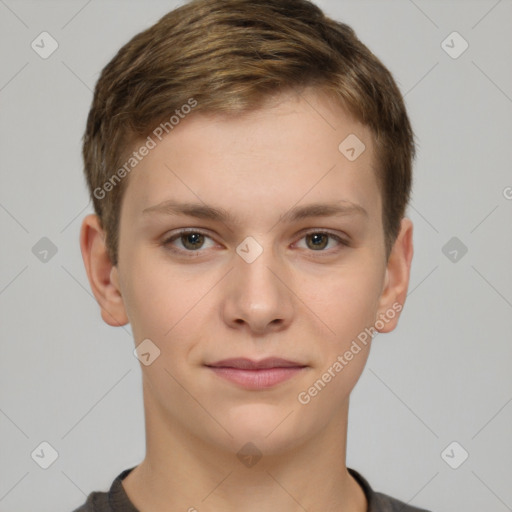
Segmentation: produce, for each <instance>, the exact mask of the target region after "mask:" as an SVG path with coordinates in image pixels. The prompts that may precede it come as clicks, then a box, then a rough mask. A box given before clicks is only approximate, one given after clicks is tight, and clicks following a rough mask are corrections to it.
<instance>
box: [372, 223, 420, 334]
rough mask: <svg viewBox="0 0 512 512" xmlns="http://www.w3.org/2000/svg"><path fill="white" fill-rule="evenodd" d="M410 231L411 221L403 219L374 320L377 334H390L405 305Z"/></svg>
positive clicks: (409, 261) (411, 251)
mask: <svg viewBox="0 0 512 512" xmlns="http://www.w3.org/2000/svg"><path fill="white" fill-rule="evenodd" d="M412 231H413V226H412V222H411V220H410V219H406V218H403V219H402V222H401V225H400V232H399V233H398V236H397V238H396V240H395V243H394V244H393V248H392V249H391V253H390V255H389V259H388V262H387V266H386V275H385V279H384V288H383V290H382V294H381V297H380V300H379V310H378V316H377V318H376V319H375V328H376V329H377V331H379V332H391V331H392V330H393V329H394V328H395V327H396V326H397V324H398V318H399V316H400V312H401V311H402V308H403V305H404V303H405V298H406V296H407V289H408V287H409V276H410V272H411V262H412V256H413V243H412ZM379 320H380V321H379Z"/></svg>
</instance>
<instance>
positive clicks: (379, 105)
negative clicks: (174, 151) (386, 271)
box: [83, 0, 415, 265]
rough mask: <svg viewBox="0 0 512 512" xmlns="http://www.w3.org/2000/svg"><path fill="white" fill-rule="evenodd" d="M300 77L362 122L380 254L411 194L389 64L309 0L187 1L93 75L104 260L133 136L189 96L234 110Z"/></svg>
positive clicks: (205, 107)
mask: <svg viewBox="0 0 512 512" xmlns="http://www.w3.org/2000/svg"><path fill="white" fill-rule="evenodd" d="M302 87H314V88H316V89H318V90H319V91H322V92H325V93H327V94H329V95H332V96H333V97H334V98H336V100H337V101H338V102H339V104H340V105H341V106H342V107H344V108H345V109H346V110H348V111H349V112H350V113H351V114H352V115H354V116H355V118H356V119H357V120H359V121H360V122H362V123H363V124H365V125H367V126H368V127H370V129H371V131H372V133H373V135H374V142H375V147H376V154H377V160H378V162H377V164H378V165H377V167H378V172H377V174H378V176H377V178H378V181H379V185H380V187H381V191H382V200H383V201H382V202H383V212H382V216H383V224H384V234H385V241H386V250H387V254H388V255H389V251H390V250H391V247H392V245H393V243H394V241H395V239H396V236H397V234H398V231H399V228H400V221H401V219H402V218H403V216H404V214H405V208H406V206H407V203H408V201H409V195H410V188H411V181H412V161H413V158H414V153H415V147H414V140H413V139H414V136H413V131H412V128H411V125H410V122H409V119H408V116H407V112H406V109H405V105H404V102H403V98H402V95H401V94H400V91H399V89H398V87H397V85H396V83H395V81H394V79H393V77H392V75H391V73H390V72H389V71H388V70H387V69H386V68H385V66H384V65H383V64H382V63H381V62H380V60H379V59H378V58H377V57H376V56H375V55H374V54H373V53H372V52H371V51H370V50H369V49H368V48H367V47H366V46H365V45H364V44H362V43H361V42H360V41H359V39H358V38H357V37H356V35H355V33H354V31H353V30H352V28H350V27H349V26H348V25H346V24H344V23H340V22H337V21H334V20H332V19H331V18H329V17H327V16H325V15H324V13H323V12H322V11H321V10H320V8H318V7H317V6H316V5H314V4H313V3H311V2H310V1H308V0H192V1H191V2H189V3H187V4H185V5H183V6H181V7H179V8H177V9H175V10H173V11H171V12H169V13H168V14H166V15H165V16H163V17H162V18H161V19H160V20H159V21H158V22H157V23H156V24H155V25H153V26H152V27H150V28H148V29H147V30H144V31H143V32H141V33H139V34H137V35H136V36H135V37H133V38H132V39H131V40H130V41H129V42H128V43H127V44H126V45H124V46H123V47H122V48H121V49H120V50H119V51H118V53H117V54H116V55H115V57H114V58H113V59H112V60H111V61H110V62H109V63H108V64H107V66H105V68H104V69H103V71H102V73H101V76H100V78H99V79H98V82H97V84H96V88H95V91H94V98H93V102H92V106H91V110H90V112H89V116H88V119H87V127H86V130H85V134H84V137H83V158H84V165H85V175H86V179H87V184H88V187H89V191H90V194H91V198H92V200H93V203H94V209H95V212H96V214H97V215H98V216H99V218H100V222H101V225H102V227H103V229H104V230H105V232H106V244H107V248H108V251H109V255H110V258H111V260H112V263H113V264H114V265H116V264H117V261H118V240H119V232H118V231H119V216H120V211H121V202H122V198H123V191H124V190H125V187H126V182H127V179H121V178H122V177H124V176H125V175H126V174H127V172H129V169H127V168H126V166H125V167H124V169H125V171H124V172H118V171H121V169H120V168H119V166H120V165H122V162H123V156H125V155H126V154H127V151H129V150H130V149H131V150H133V145H134V143H135V142H136V141H137V140H138V139H140V138H142V137H146V136H147V135H148V134H150V133H151V132H152V131H153V130H154V128H155V126H156V125H158V124H159V123H162V121H164V120H166V119H167V120H169V119H170V116H172V115H173V114H174V113H175V112H176V111H177V109H179V108H180V107H181V106H183V105H186V104H189V105H190V104H191V99H192V100H193V101H194V103H193V104H194V112H199V111H202V112H209V113H218V114H239V113H244V112H248V111H250V110H254V109H257V108H258V107H261V106H262V105H263V104H264V101H265V100H267V99H269V97H271V96H273V95H275V94H276V93H278V92H282V91H286V90H291V89H297V88H302ZM189 110H190V109H189ZM169 124H170V123H169V122H167V125H166V126H168V125H169ZM162 126H163V125H162ZM166 131H167V130H166ZM340 142H341V141H340ZM125 159H126V156H125ZM116 172H117V175H116ZM108 183H110V185H108ZM106 191H108V193H105V192H106Z"/></svg>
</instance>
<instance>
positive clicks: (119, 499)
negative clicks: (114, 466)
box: [73, 467, 138, 512]
mask: <svg viewBox="0 0 512 512" xmlns="http://www.w3.org/2000/svg"><path fill="white" fill-rule="evenodd" d="M132 469H134V468H133V467H132V468H128V469H125V470H124V471H122V472H121V473H120V474H119V475H117V477H116V478H115V479H114V481H113V482H112V485H111V487H110V490H109V491H107V492H101V491H94V492H91V493H90V494H89V496H88V497H87V501H86V502H85V503H84V504H83V505H82V506H80V507H78V508H76V509H75V510H73V512H118V511H123V512H138V510H137V509H136V508H135V507H134V506H133V504H132V503H131V502H130V500H129V499H128V496H127V495H126V493H125V491H124V489H123V486H122V481H123V479H124V478H125V477H126V476H127V475H128V473H130V471H132Z"/></svg>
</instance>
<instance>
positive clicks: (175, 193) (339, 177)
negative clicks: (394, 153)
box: [123, 91, 381, 218]
mask: <svg viewBox="0 0 512 512" xmlns="http://www.w3.org/2000/svg"><path fill="white" fill-rule="evenodd" d="M150 137H152V140H153V142H154V147H153V149H151V150H150V151H149V152H148V154H147V155H146V156H144V158H143V159H141V161H140V163H139V164H138V165H137V168H136V169H134V171H132V172H131V174H130V176H129V182H128V186H127V189H126V192H125V198H124V200H123V208H124V204H126V209H127V210H129V211H130V212H131V213H132V215H138V214H140V213H141V212H142V211H143V210H144V209H147V208H148V207H152V206H154V205H156V204H158V203H160V202H163V201H166V200H169V199H173V200H186V201H188V202H190V201H194V202H203V203H208V204H209V205H212V206H221V207H222V208H224V209H227V210H231V211H232V212H233V214H234V215H235V214H236V215H237V216H238V218H244V216H245V218H249V217H250V216H251V215H252V217H254V213H255V212H259V213H260V216H261V217H263V216H264V214H265V213H266V212H270V210H276V211H277V210H282V211H285V210H288V209H289V208H290V207H291V206H293V205H294V204H298V203H301V202H319V201H324V200H325V201H329V202H333V201H347V202H352V203H355V204H360V205H361V206H362V207H363V208H364V209H366V210H367V211H368V212H369V213H370V214H375V215H379V214H380V204H381V198H380V193H379V190H378V186H377V180H376V158H375V154H374V143H373V137H372V133H371V131H370V129H369V128H368V127H366V126H364V125H363V124H361V123H360V122H358V121H357V120H355V119H354V118H353V117H352V116H350V115H349V114H348V113H347V112H346V111H345V110H344V109H343V108H342V107H341V106H339V105H338V104H335V103H333V102H332V101H331V100H329V99H328V98H326V97H325V96H323V95H319V94H315V93H313V92H311V91H306V92H304V93H302V94H301V95H295V94H289V93H287V94H283V95H281V96H279V97H276V98H274V99H273V101H272V102H271V103H269V104H267V105H266V106H264V107H262V108H260V109H258V110H255V111H252V112H249V113H244V114H241V115H219V114H213V113H202V112H195V113H193V114H191V115H189V116H188V117H185V118H184V119H182V120H181V122H180V123H179V125H177V126H175V127H174V128H173V129H172V131H170V132H169V133H168V134H167V135H165V136H163V137H162V140H159V139H158V138H157V137H155V136H154V135H153V136H151V135H150ZM354 157H355V158H354ZM249 212H250V213H249ZM274 213H275V211H274ZM281 213H282V212H281Z"/></svg>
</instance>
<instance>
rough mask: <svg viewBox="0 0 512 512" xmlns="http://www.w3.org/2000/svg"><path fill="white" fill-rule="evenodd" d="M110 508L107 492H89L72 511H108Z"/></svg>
mask: <svg viewBox="0 0 512 512" xmlns="http://www.w3.org/2000/svg"><path fill="white" fill-rule="evenodd" d="M110 511H111V508H110V505H109V503H108V493H106V492H91V494H89V496H88V497H87V501H86V502H85V503H84V504H83V505H82V506H80V507H78V508H76V509H75V510H73V512H110Z"/></svg>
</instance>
